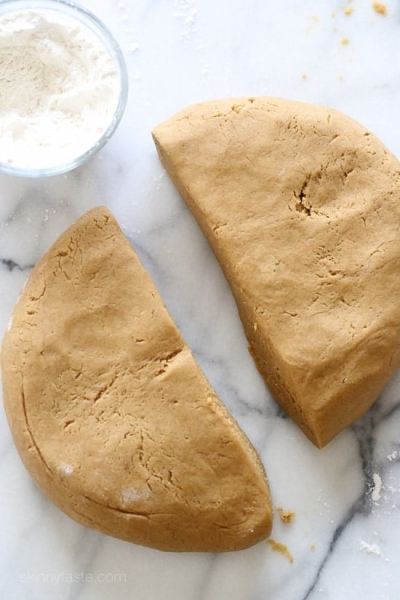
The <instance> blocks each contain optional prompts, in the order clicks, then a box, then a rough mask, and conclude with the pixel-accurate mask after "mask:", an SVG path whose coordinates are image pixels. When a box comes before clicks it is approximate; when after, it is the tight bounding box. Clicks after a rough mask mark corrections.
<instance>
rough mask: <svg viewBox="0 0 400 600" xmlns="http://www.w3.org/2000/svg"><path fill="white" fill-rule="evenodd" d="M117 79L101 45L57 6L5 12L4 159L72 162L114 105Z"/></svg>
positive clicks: (1, 58)
mask: <svg viewBox="0 0 400 600" xmlns="http://www.w3.org/2000/svg"><path fill="white" fill-rule="evenodd" d="M118 96H119V77H118V71H117V68H116V66H115V64H114V61H113V59H112V58H111V57H110V55H109V53H108V51H107V49H106V48H105V47H104V46H103V44H102V42H101V41H100V40H99V39H98V38H97V37H96V36H95V34H94V33H92V32H91V31H90V30H89V29H88V28H87V27H85V26H84V25H83V24H80V23H79V22H77V21H74V20H72V19H71V18H68V17H67V16H63V15H61V14H59V13H57V12H55V11H46V10H33V9H32V10H25V11H17V12H13V13H9V14H8V15H3V16H1V17H0V161H1V162H6V163H9V164H10V165H14V166H17V167H22V168H45V167H51V166H55V165H58V164H60V163H64V162H68V161H70V160H72V159H73V158H75V157H77V156H79V155H81V154H83V153H84V152H86V151H87V150H88V149H89V148H91V147H92V146H93V145H94V144H95V143H96V142H97V141H98V139H99V138H100V137H101V135H102V133H104V131H105V130H106V128H107V127H108V125H109V123H110V121H111V119H112V116H113V114H114V112H115V110H116V107H117V104H118Z"/></svg>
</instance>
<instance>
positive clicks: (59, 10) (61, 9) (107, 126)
mask: <svg viewBox="0 0 400 600" xmlns="http://www.w3.org/2000/svg"><path fill="white" fill-rule="evenodd" d="M49 11H51V12H49ZM22 12H24V13H25V12H27V13H29V12H30V13H35V12H36V13H40V14H43V13H46V15H47V16H48V17H52V18H53V19H55V20H56V21H57V20H59V19H61V20H63V21H64V23H67V24H68V26H76V27H79V28H80V29H83V30H84V33H85V36H86V38H85V44H86V43H87V44H88V47H90V43H89V42H88V41H87V40H90V39H91V40H92V41H93V42H96V43H97V44H101V48H102V51H104V50H105V52H106V53H107V60H108V59H111V60H112V63H110V65H113V69H115V72H114V71H113V76H114V77H115V79H116V81H117V82H118V84H116V87H118V88H119V89H115V88H114V85H112V93H113V102H112V104H110V107H111V109H110V115H107V117H109V118H108V119H107V121H106V122H105V123H104V126H103V127H102V128H101V131H100V130H99V131H97V132H95V133H93V136H90V137H91V139H90V142H89V145H88V147H82V144H83V143H84V142H82V139H81V138H82V137H83V136H80V135H79V131H78V132H77V135H76V137H74V139H78V140H80V141H79V143H80V144H81V147H80V148H79V150H78V151H77V152H76V155H75V152H68V153H65V156H64V157H63V158H62V160H60V162H58V161H53V159H52V160H50V161H47V164H46V162H44V164H39V161H38V160H36V164H32V165H31V166H30V165H29V164H26V161H24V162H20V164H19V163H18V157H16V156H12V151H11V152H10V155H9V156H8V158H7V159H6V156H5V155H4V153H5V152H8V147H9V145H8V142H7V145H6V150H4V151H3V152H1V154H3V156H1V154H0V170H1V171H3V172H6V173H9V174H11V175H17V176H21V177H46V176H50V175H59V174H61V173H66V172H67V171H70V170H72V169H75V168H76V167H78V166H80V165H82V164H83V163H84V162H86V161H87V160H88V159H89V158H91V157H92V156H93V155H94V154H95V153H96V152H98V151H99V150H100V149H101V148H102V147H103V146H104V145H105V144H106V143H107V141H108V140H109V139H110V138H111V136H112V135H113V133H114V132H115V130H116V128H117V127H118V125H119V123H120V121H121V118H122V115H123V113H124V110H125V107H126V102H127V97H128V73H127V68H126V63H125V59H124V57H123V54H122V51H121V49H120V47H119V45H118V43H117V42H116V40H115V39H114V37H113V36H112V34H111V32H110V31H109V30H108V28H107V27H106V26H105V25H104V24H103V23H102V22H101V21H100V20H99V19H98V18H97V17H96V16H95V15H94V14H92V13H91V12H90V11H88V10H86V9H85V8H83V7H82V6H79V5H77V4H75V3H74V2H71V1H70V0H1V2H0V20H2V19H3V18H5V17H7V18H8V19H9V17H12V15H11V13H22ZM25 16H26V15H25ZM9 21H10V19H9ZM4 30H5V28H4V27H3V28H1V27H0V39H1V36H2V35H4ZM93 36H95V38H96V39H95V40H93ZM48 43H49V44H50V43H51V42H48ZM1 51H2V47H1V46H0V52H1ZM6 51H7V50H5V51H4V50H3V52H6ZM57 51H58V50H57V49H56V50H55V52H56V53H57ZM90 51H92V48H91V47H90ZM52 52H53V50H52V49H51V46H49V53H50V54H51V53H52ZM104 56H106V55H104ZM46 60H47V59H46V56H44V60H43V62H44V64H45V63H46ZM0 62H1V55H0ZM11 62H12V61H11ZM88 72H89V69H88ZM88 77H89V75H88ZM0 84H1V82H0ZM3 89H4V88H3ZM46 101H47V100H46ZM2 104H3V110H2ZM114 107H115V110H114ZM4 109H5V104H4V94H2V90H1V85H0V135H1V136H3V139H4V136H6V135H9V136H10V135H11V136H14V135H15V134H14V129H16V130H17V132H18V131H19V130H20V127H25V125H24V124H26V123H27V119H26V116H22V119H21V123H18V126H17V127H15V126H14V127H13V128H12V132H11V128H10V130H9V131H7V125H6V124H5V121H6V120H5V118H4ZM12 113H13V114H12V117H11V118H12V119H15V118H18V119H19V115H18V114H17V113H15V111H14V109H12ZM80 114H81V115H84V111H83V110H82V113H80ZM42 116H43V113H42ZM45 118H46V117H45ZM49 123H50V121H49ZM86 124H87V123H86ZM32 135H33V133H32ZM61 137H62V136H61ZM58 139H59V138H57V140H58ZM71 139H72V137H71ZM60 141H61V140H60ZM30 142H31V146H32V151H33V152H35V148H36V157H37V156H38V155H39V154H40V152H39V151H40V145H41V144H40V142H39V141H37V142H36V139H35V141H34V142H33V143H32V139H31V140H30ZM18 143H20V142H18ZM51 148H53V150H54V154H56V151H57V152H59V151H60V146H59V144H58V141H56V142H55V143H54V144H53V145H52V146H49V149H50V150H51ZM33 162H35V161H33Z"/></svg>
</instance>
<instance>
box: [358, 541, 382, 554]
mask: <svg viewBox="0 0 400 600" xmlns="http://www.w3.org/2000/svg"><path fill="white" fill-rule="evenodd" d="M360 550H362V551H363V552H367V554H374V555H375V556H383V553H382V550H381V549H380V547H379V546H378V544H377V543H376V542H374V543H373V544H368V542H363V541H362V540H361V542H360Z"/></svg>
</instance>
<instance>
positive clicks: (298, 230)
mask: <svg viewBox="0 0 400 600" xmlns="http://www.w3.org/2000/svg"><path fill="white" fill-rule="evenodd" d="M153 137H154V140H155V143H156V146H157V150H158V153H159V156H160V159H161V161H162V162H163V164H164V166H165V168H166V169H167V171H168V173H169V175H170V177H171V178H172V180H173V181H174V183H175V184H176V186H177V188H178V189H179V191H180V192H181V194H182V196H183V198H184V199H185V201H186V203H187V204H188V206H189V208H190V209H191V210H192V212H193V214H194V216H195V217H196V219H197V221H198V223H199V225H200V227H201V228H202V230H203V232H204V233H205V235H206V236H207V238H208V240H209V242H210V244H211V246H212V248H213V250H214V252H215V254H216V256H217V258H218V259H219V261H220V263H221V266H222V268H223V270H224V272H225V275H226V278H227V280H228V281H229V283H230V285H231V288H232V291H233V294H234V296H235V298H236V301H237V305H238V309H239V313H240V317H241V319H242V322H243V325H244V329H245V332H246V335H247V338H248V340H249V344H250V351H251V353H252V355H253V357H254V359H255V361H256V363H257V366H258V368H259V370H260V372H261V374H262V375H263V377H264V378H265V381H266V382H267V384H268V386H269V387H270V389H271V391H272V393H273V394H274V396H275V397H276V399H277V400H278V402H279V403H280V404H281V405H282V407H283V408H284V409H285V410H286V411H287V412H288V413H289V415H291V417H292V418H293V419H294V420H295V421H296V422H297V423H298V425H299V426H300V427H301V428H302V429H303V431H304V432H305V433H306V435H307V436H308V437H309V438H310V439H311V440H312V441H313V442H314V444H316V445H317V446H319V447H322V446H324V445H325V444H326V443H327V442H329V440H331V439H332V438H333V437H334V436H335V435H336V434H337V433H338V432H339V431H341V430H342V429H343V428H345V427H346V426H348V425H349V424H350V423H352V422H353V421H354V420H355V419H357V418H358V417H360V416H361V415H362V414H363V413H364V412H365V411H366V410H367V409H368V408H369V407H370V406H371V404H372V403H373V402H374V400H375V399H376V398H377V396H378V394H379V393H380V391H381V390H382V388H383V386H384V385H385V384H386V382H387V381H388V380H389V378H390V377H391V376H392V374H393V373H394V371H395V370H396V369H397V367H398V366H399V358H400V341H399V340H400V305H399V298H400V163H399V162H398V160H397V159H396V158H395V157H394V156H393V155H392V154H390V153H389V152H388V150H387V149H386V148H385V147H384V146H383V145H382V143H381V142H380V141H379V140H378V139H377V138H376V137H374V136H373V135H372V134H371V133H370V132H369V131H368V130H367V129H365V128H364V127H362V126H361V125H359V124H358V123H356V122H355V121H353V120H352V119H350V118H349V117H346V116H345V115H343V114H341V113H339V112H337V111H335V110H332V109H329V108H325V107H321V106H313V105H309V104H305V103H301V102H293V101H288V100H282V99H277V98H238V99H226V100H218V101H210V102H204V103H201V104H197V105H194V106H191V107H189V108H187V109H185V110H183V111H181V112H180V113H178V114H177V115H175V116H174V117H173V118H172V119H170V120H168V121H166V122H165V123H163V124H161V125H159V126H158V127H156V128H155V130H154V132H153Z"/></svg>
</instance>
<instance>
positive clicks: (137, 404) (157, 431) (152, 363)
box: [2, 207, 272, 551]
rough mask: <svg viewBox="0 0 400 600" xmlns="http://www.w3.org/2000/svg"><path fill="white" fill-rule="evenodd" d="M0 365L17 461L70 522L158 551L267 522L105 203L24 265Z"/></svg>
mask: <svg viewBox="0 0 400 600" xmlns="http://www.w3.org/2000/svg"><path fill="white" fill-rule="evenodd" d="M2 375H3V390H4V403H5V408H6V413H7V417H8V420H9V423H10V427H11V430H12V433H13V437H14V440H15V443H16V446H17V448H18V450H19V453H20V455H21V457H22V459H23V461H24V463H25V465H26V467H27V468H28V470H29V471H30V473H31V474H32V476H33V478H34V479H35V481H36V483H37V484H38V486H39V487H40V488H41V489H42V490H43V491H44V492H45V493H46V494H47V495H48V497H49V498H50V499H51V500H52V501H53V502H55V504H57V505H58V506H59V507H60V508H61V509H62V510H63V511H65V512H66V513H67V514H68V515H70V516H71V517H72V518H74V519H76V520H77V521H78V522H80V523H82V524H84V525H87V526H89V527H93V528H95V529H99V530H100V531H102V532H104V533H107V534H109V535H112V536H116V537H119V538H122V539H125V540H129V541H132V542H136V543H138V544H143V545H146V546H150V547H154V548H159V549H162V550H171V551H181V550H185V551H225V550H236V549H240V548H245V547H248V546H251V545H252V544H255V543H256V542H258V541H260V540H262V539H264V538H265V537H267V536H268V535H269V533H270V529H271V521H272V516H271V504H270V496H269V491H268V484H267V481H266V478H265V473H264V470H263V467H262V464H261V462H260V461H259V459H258V456H257V455H256V452H255V450H254V449H253V447H252V446H251V444H250V442H249V441H248V440H247V438H246V437H245V435H244V434H243V433H242V431H241V430H240V429H239V427H238V425H237V424H236V422H235V421H234V420H233V419H232V418H231V417H230V415H229V414H228V412H227V410H226V409H225V408H224V406H223V405H222V403H221V402H220V401H219V399H218V398H217V397H216V395H215V393H214V391H213V390H212V389H211V387H210V385H209V384H208V382H207V381H206V379H205V377H204V375H203V374H202V372H201V371H200V369H199V367H198V365H197V364H196V362H195V360H194V358H193V356H192V354H191V352H190V350H189V348H188V347H187V346H186V345H185V343H184V341H183V340H182V337H181V335H180V334H179V331H178V330H177V328H176V326H175V324H174V323H173V321H172V320H171V318H170V316H169V314H168V312H167V310H166V308H165V306H164V305H163V302H162V301H161V298H160V297H159V295H158V292H157V290H156V288H155V286H154V284H153V283H152V281H151V279H150V277H149V275H148V274H147V272H146V271H145V270H144V268H143V266H142V265H141V263H140V262H139V260H138V258H137V256H136V254H135V252H134V251H133V249H132V248H131V246H130V244H129V243H128V241H127V240H126V239H125V237H124V236H123V234H122V232H121V231H120V229H119V227H118V225H117V223H116V221H115V219H114V218H113V217H112V215H111V214H110V213H109V211H108V210H107V209H106V208H104V207H100V208H97V209H94V210H92V211H89V212H88V213H87V214H86V215H84V216H83V217H82V218H81V219H79V220H78V221H77V222H76V223H75V224H74V225H72V226H71V227H70V228H69V229H68V230H67V231H66V232H65V233H64V234H63V235H62V236H61V237H60V238H59V240H58V241H57V242H56V243H55V244H54V246H53V247H52V248H51V249H50V250H49V252H48V253H47V254H46V255H45V256H44V257H43V258H42V259H41V261H40V262H39V263H38V264H37V266H36V267H35V268H34V270H33V271H32V273H31V275H30V277H29V280H28V282H27V285H26V287H25V289H24V291H23V292H22V295H21V297H20V299H19V301H18V304H17V306H16V307H15V309H14V313H13V320H12V326H11V328H10V331H9V332H7V333H6V335H5V338H4V341H3V347H2Z"/></svg>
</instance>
